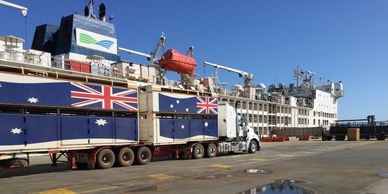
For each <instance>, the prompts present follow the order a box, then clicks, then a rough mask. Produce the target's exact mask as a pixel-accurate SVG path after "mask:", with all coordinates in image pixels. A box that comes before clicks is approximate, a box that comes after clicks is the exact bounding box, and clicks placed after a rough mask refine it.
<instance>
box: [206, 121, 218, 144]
mask: <svg viewBox="0 0 388 194" xmlns="http://www.w3.org/2000/svg"><path fill="white" fill-rule="evenodd" d="M204 126H205V129H204V133H205V138H210V139H214V138H217V137H218V123H217V119H208V120H204Z"/></svg>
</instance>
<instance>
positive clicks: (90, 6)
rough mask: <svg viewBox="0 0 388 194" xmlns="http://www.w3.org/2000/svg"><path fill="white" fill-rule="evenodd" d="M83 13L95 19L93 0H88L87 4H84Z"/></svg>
mask: <svg viewBox="0 0 388 194" xmlns="http://www.w3.org/2000/svg"><path fill="white" fill-rule="evenodd" d="M84 15H85V16H86V17H91V18H94V19H96V16H94V15H93V0H90V1H89V4H88V5H87V6H85V8H84Z"/></svg>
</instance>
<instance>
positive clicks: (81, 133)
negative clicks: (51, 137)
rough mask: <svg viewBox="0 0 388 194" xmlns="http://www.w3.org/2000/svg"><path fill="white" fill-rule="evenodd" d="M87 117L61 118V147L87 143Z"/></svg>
mask: <svg viewBox="0 0 388 194" xmlns="http://www.w3.org/2000/svg"><path fill="white" fill-rule="evenodd" d="M88 122H89V120H88V117H87V116H61V127H60V129H61V140H62V145H80V144H88V143H89V133H88V131H89V130H88V127H89V124H88Z"/></svg>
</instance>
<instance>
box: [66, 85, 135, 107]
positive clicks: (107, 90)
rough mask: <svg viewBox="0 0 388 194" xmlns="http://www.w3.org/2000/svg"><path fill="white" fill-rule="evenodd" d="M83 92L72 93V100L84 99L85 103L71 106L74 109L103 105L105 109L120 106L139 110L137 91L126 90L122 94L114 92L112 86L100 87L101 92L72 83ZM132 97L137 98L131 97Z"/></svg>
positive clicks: (81, 102)
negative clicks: (97, 104)
mask: <svg viewBox="0 0 388 194" xmlns="http://www.w3.org/2000/svg"><path fill="white" fill-rule="evenodd" d="M71 84H72V85H73V86H75V87H77V88H79V89H81V90H82V91H71V98H76V99H84V100H83V101H80V102H76V103H73V104H71V106H74V107H85V106H89V105H92V104H96V103H101V108H103V109H113V105H114V104H115V105H118V106H120V107H122V108H124V109H127V110H131V111H136V110H137V90H130V89H126V90H124V91H121V92H116V93H114V92H113V88H112V87H110V86H106V85H103V86H100V87H101V91H99V90H95V89H93V88H91V87H89V86H86V85H85V84H81V83H75V82H72V83H71ZM130 95H132V96H135V97H130ZM130 104H133V105H130Z"/></svg>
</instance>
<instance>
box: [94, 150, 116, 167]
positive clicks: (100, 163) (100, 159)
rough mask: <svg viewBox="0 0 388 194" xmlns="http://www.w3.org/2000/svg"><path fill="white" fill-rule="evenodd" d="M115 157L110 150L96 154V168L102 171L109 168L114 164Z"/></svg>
mask: <svg viewBox="0 0 388 194" xmlns="http://www.w3.org/2000/svg"><path fill="white" fill-rule="evenodd" d="M115 160H116V157H115V154H114V153H113V151H112V150H111V149H103V150H101V151H100V152H98V154H97V161H96V164H97V167H98V168H102V169H107V168H111V167H112V166H113V164H114V163H115Z"/></svg>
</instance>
